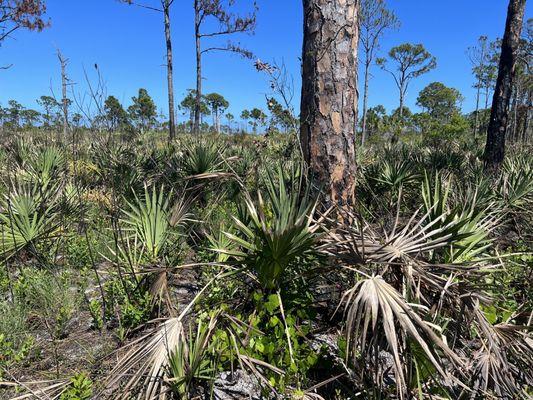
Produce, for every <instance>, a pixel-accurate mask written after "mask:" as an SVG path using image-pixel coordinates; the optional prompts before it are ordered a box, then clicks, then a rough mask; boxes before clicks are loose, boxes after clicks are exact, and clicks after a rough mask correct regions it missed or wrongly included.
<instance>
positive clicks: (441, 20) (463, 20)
mask: <svg viewBox="0 0 533 400" xmlns="http://www.w3.org/2000/svg"><path fill="white" fill-rule="evenodd" d="M144 1H145V3H146V4H150V3H152V4H154V5H156V4H158V3H159V1H158V0H144ZM250 2H251V0H238V1H237V3H238V6H237V7H236V10H246V9H247V7H246V5H247V4H249V3H250ZM388 3H389V7H390V8H392V9H393V10H394V11H395V13H396V14H397V16H398V17H399V19H400V21H401V23H402V26H401V28H400V30H399V31H396V32H388V33H387V35H386V37H385V38H384V40H383V42H382V51H383V52H384V51H387V50H388V49H389V48H390V47H392V46H394V45H397V44H400V43H403V42H414V43H423V44H424V46H426V48H427V49H428V50H429V51H430V52H431V53H432V54H434V55H435V56H436V57H437V62H438V67H437V69H436V70H434V71H432V72H430V73H428V74H426V75H424V76H422V77H420V78H418V79H417V80H416V81H415V82H414V83H413V84H412V85H411V87H410V92H409V93H408V98H407V106H409V107H410V108H412V109H416V107H415V102H416V97H417V94H418V92H419V91H420V89H422V88H423V87H424V86H425V85H427V84H428V83H430V82H433V81H441V82H443V83H444V84H446V85H448V86H452V87H455V88H457V89H459V90H460V91H461V92H462V93H463V95H464V96H465V102H464V104H463V108H464V110H465V111H470V110H472V108H473V106H474V100H475V99H474V90H473V89H472V76H471V67H470V64H469V61H468V58H467V56H466V49H467V48H468V46H471V45H473V44H475V42H476V40H477V38H478V37H479V36H480V35H487V36H489V38H491V39H493V38H496V37H498V36H500V37H501V36H502V34H503V29H504V25H505V17H506V8H507V0H389V2H388ZM47 4H48V15H49V17H50V18H51V22H52V25H51V27H50V28H49V29H47V30H45V31H43V32H41V33H33V32H25V31H19V32H17V33H16V34H15V38H14V39H13V40H8V41H7V42H5V43H4V44H3V45H2V47H0V65H5V64H13V66H12V67H11V68H10V69H9V70H6V71H0V103H1V104H2V105H5V104H6V103H7V101H8V100H9V99H15V100H17V101H19V102H20V103H22V104H23V105H25V106H27V107H33V108H37V107H38V106H37V104H36V103H35V99H37V98H38V97H39V96H41V95H44V94H50V92H51V88H53V90H54V92H55V93H56V95H59V91H60V70H59V64H58V61H57V57H56V55H55V49H56V48H60V49H61V50H62V52H63V53H64V54H65V55H66V56H67V57H68V58H69V60H70V62H69V68H68V72H69V75H70V77H71V78H72V80H73V81H74V82H76V86H75V90H77V91H79V92H83V91H85V85H84V78H83V68H84V67H85V68H86V69H87V71H88V72H89V74H90V76H92V77H94V67H93V66H94V64H95V63H97V64H98V65H99V67H100V70H101V72H102V74H103V76H104V78H105V81H106V86H107V92H108V94H109V95H114V96H116V97H117V98H118V99H119V100H121V101H123V102H124V103H125V105H126V106H127V105H128V104H129V103H130V99H131V96H133V95H135V94H136V92H137V90H138V88H140V87H144V88H146V89H147V90H148V91H149V93H150V94H151V95H152V96H153V97H154V99H155V101H156V103H157V105H158V107H159V108H160V109H161V110H163V111H165V110H166V95H167V93H166V80H165V68H164V66H163V64H164V61H165V58H164V57H165V47H164V35H163V24H162V15H160V14H159V13H156V12H151V11H149V10H145V9H141V8H137V7H133V6H127V5H124V4H120V3H118V1H116V0H91V1H87V0H48V1H47ZM258 4H259V10H260V11H259V14H258V24H257V30H256V33H255V35H253V36H248V35H241V36H239V37H235V38H234V40H237V41H239V42H240V43H241V44H242V45H243V46H246V47H248V48H249V49H251V50H253V51H254V52H255V54H256V55H257V56H258V57H259V58H260V59H262V60H263V61H272V60H276V61H278V62H281V61H283V62H285V64H286V65H287V68H288V70H289V72H290V74H291V75H292V76H293V78H294V82H295V89H296V90H295V91H296V95H295V100H294V101H295V106H296V107H298V100H299V99H298V98H299V87H300V66H299V59H298V57H299V56H300V53H301V41H302V5H301V0H258ZM173 7H174V8H173V10H172V18H173V27H172V36H173V45H174V52H175V53H174V54H175V90H176V97H177V102H178V103H179V101H181V99H182V98H183V95H184V94H185V93H186V90H187V88H192V87H194V82H195V58H194V38H193V12H192V0H176V1H175V5H174V6H173ZM530 11H531V2H530V3H529V6H528V10H527V12H526V18H527V17H529V16H531V12H530ZM215 42H216V41H215ZM215 42H214V43H215ZM223 43H225V39H223ZM373 72H374V77H373V79H372V81H371V86H370V105H376V104H383V105H384V106H385V107H386V108H387V110H388V111H390V110H391V109H393V108H396V107H397V103H398V100H397V99H398V94H397V90H396V87H395V86H394V82H393V81H392V78H391V77H390V76H389V75H388V74H386V73H384V72H382V71H380V70H378V69H377V68H374V71H373ZM204 78H205V82H204V90H205V93H209V92H215V91H216V92H219V93H222V94H223V95H224V96H225V97H226V98H227V99H228V100H229V102H230V104H231V106H230V110H229V111H231V112H232V113H234V114H235V115H239V114H240V112H241V111H242V109H244V108H251V107H256V106H259V107H261V108H266V107H265V94H269V85H268V80H267V79H266V77H265V76H263V75H261V74H260V73H258V72H256V71H255V70H254V68H253V62H251V61H249V60H243V59H242V58H240V57H238V56H236V55H231V54H228V53H210V54H208V55H207V56H206V57H205V62H204ZM183 118H184V117H180V119H182V120H183Z"/></svg>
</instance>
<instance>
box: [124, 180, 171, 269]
mask: <svg viewBox="0 0 533 400" xmlns="http://www.w3.org/2000/svg"><path fill="white" fill-rule="evenodd" d="M169 197H170V196H169V195H167V194H166V193H165V191H164V189H163V188H161V189H159V191H158V190H157V189H156V188H154V189H152V192H151V193H150V191H149V190H148V188H147V187H145V188H144V198H139V197H137V195H135V201H134V202H131V203H130V202H128V206H129V210H128V211H124V213H125V214H126V218H124V219H123V222H124V223H125V224H126V226H127V227H128V229H129V230H130V231H131V232H132V234H135V235H138V236H139V238H140V241H141V242H142V244H143V246H144V248H145V250H146V253H147V254H148V255H149V256H150V257H152V258H153V259H156V258H157V257H158V256H159V255H160V254H161V251H162V250H163V248H164V246H165V245H166V240H167V238H168V234H169V227H170V222H169V218H170V217H169Z"/></svg>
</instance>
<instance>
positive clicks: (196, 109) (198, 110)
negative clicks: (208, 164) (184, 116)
mask: <svg viewBox="0 0 533 400" xmlns="http://www.w3.org/2000/svg"><path fill="white" fill-rule="evenodd" d="M199 7H200V5H199V3H198V0H195V1H194V13H195V18H194V36H195V39H196V102H195V104H194V125H193V133H195V134H198V133H200V118H201V110H202V43H201V37H200V23H201V21H200V14H199Z"/></svg>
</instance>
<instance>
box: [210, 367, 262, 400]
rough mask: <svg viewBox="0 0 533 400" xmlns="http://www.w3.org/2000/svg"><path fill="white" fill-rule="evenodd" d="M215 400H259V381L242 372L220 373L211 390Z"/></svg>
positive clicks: (260, 397) (260, 395)
mask: <svg viewBox="0 0 533 400" xmlns="http://www.w3.org/2000/svg"><path fill="white" fill-rule="evenodd" d="M213 398H214V399H215V400H261V399H263V398H264V396H262V394H261V385H260V384H259V380H258V379H257V378H256V377H255V376H253V375H249V374H247V373H246V372H244V371H241V370H236V371H234V372H233V373H232V372H221V373H220V374H219V376H218V378H217V379H216V380H215V384H214V389H213Z"/></svg>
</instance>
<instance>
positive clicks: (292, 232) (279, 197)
mask: <svg viewBox="0 0 533 400" xmlns="http://www.w3.org/2000/svg"><path fill="white" fill-rule="evenodd" d="M293 176H294V175H293ZM286 181H287V177H286V176H285V173H284V172H283V170H282V168H281V167H280V168H278V174H277V177H276V178H274V177H273V176H272V175H271V174H269V175H268V179H267V182H266V187H267V191H266V199H265V198H263V194H261V193H258V199H257V202H254V201H253V199H252V197H251V196H250V194H248V193H247V194H245V204H246V210H247V214H248V217H249V223H248V224H247V223H245V222H244V221H242V220H240V219H238V218H234V221H235V229H236V232H237V233H236V234H234V233H230V232H225V234H226V236H227V237H228V238H229V239H230V240H231V241H233V242H234V243H235V245H236V246H238V247H239V248H240V250H230V251H224V252H225V253H226V254H228V255H231V256H234V257H236V258H237V259H238V260H239V261H240V262H241V263H243V264H244V265H246V266H247V267H248V268H249V269H250V270H251V271H253V272H254V273H255V274H256V276H257V278H258V280H259V282H260V284H261V285H262V287H263V288H265V289H269V290H270V289H276V288H279V285H280V284H281V281H282V280H283V279H286V278H287V273H288V269H289V268H290V266H291V264H292V263H293V262H294V261H295V260H296V259H297V258H298V257H305V256H307V255H310V254H312V253H313V252H314V245H315V244H316V241H317V239H318V234H317V232H316V231H317V229H318V227H317V226H316V225H315V224H314V221H313V214H314V212H315V208H316V206H317V200H316V198H313V197H312V196H310V194H309V189H304V187H303V182H302V180H301V179H300V180H289V182H290V183H289V186H287V184H286ZM256 203H257V204H256Z"/></svg>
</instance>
